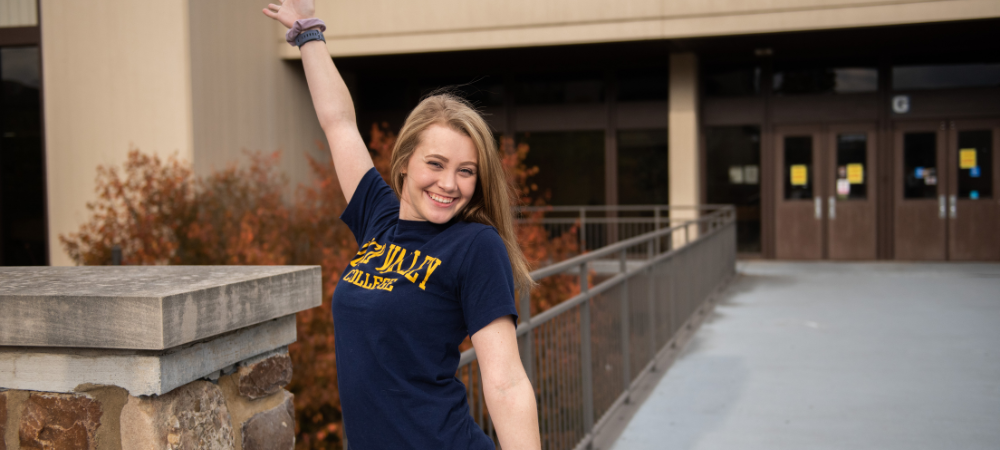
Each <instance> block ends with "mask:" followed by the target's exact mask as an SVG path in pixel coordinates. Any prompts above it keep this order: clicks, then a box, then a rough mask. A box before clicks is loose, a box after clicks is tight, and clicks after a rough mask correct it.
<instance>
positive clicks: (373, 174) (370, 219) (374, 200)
mask: <svg viewBox="0 0 1000 450" xmlns="http://www.w3.org/2000/svg"><path fill="white" fill-rule="evenodd" d="M398 217H399V199H397V198H396V193H395V192H393V191H392V188H390V187H389V185H388V184H385V180H383V179H382V176H381V175H379V173H378V171H377V170H375V168H374V167H372V168H371V169H369V170H368V172H366V173H365V175H364V176H363V177H361V182H359V183H358V187H357V189H355V190H354V196H352V197H351V201H350V202H348V203H347V208H344V212H343V213H342V214H341V215H340V220H343V221H344V223H346V224H347V227H348V228H350V229H351V232H352V233H354V239H356V240H357V241H358V246H359V247H360V246H361V245H362V242H363V241H364V240H365V236H368V235H370V234H371V231H372V230H375V229H380V228H383V227H384V226H388V225H389V224H391V223H392V221H393V220H394V219H397V218H398Z"/></svg>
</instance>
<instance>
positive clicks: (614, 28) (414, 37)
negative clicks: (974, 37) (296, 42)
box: [274, 0, 1000, 59]
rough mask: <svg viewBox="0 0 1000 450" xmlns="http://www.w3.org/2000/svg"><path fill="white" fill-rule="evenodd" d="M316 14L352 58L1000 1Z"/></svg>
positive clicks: (873, 19) (525, 4)
mask: <svg viewBox="0 0 1000 450" xmlns="http://www.w3.org/2000/svg"><path fill="white" fill-rule="evenodd" d="M316 14H317V15H318V16H319V17H321V18H323V19H324V20H326V21H327V24H328V25H329V28H328V29H327V31H326V33H325V35H326V38H327V46H328V48H329V49H330V54H331V55H334V56H351V55H375V54H392V53H417V52H431V51H449V50H470V49H486V48H503V47H522V46H538V45H563V44H582V43H596V42H615V41H631V40H645V39H675V38H688V37H698V36H720V35H736V34H750V33H770V32H782V31H804V30H820V29H832V28H850V27H862V26H879V25H898V24H909V23H921V22H940V21H950V20H966V19H979V18H989V17H1000V1H997V0H625V1H607V0H544V1H538V0H505V1H502V2H501V1H498V2H470V1H467V0H409V1H398V0H368V1H364V2H354V1H344V0H317V5H316ZM274 39H275V42H278V40H279V37H278V35H277V33H276V34H275V38H274ZM280 51H281V54H282V56H283V57H286V58H293V59H294V58H298V57H299V56H298V52H297V51H295V50H294V49H291V48H287V46H286V47H284V48H281V50H280Z"/></svg>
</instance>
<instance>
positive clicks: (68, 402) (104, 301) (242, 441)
mask: <svg viewBox="0 0 1000 450" xmlns="http://www.w3.org/2000/svg"><path fill="white" fill-rule="evenodd" d="M320 303H321V286H320V269H319V267H314V266H310V267H273V266H272V267H79V268H64V267H59V268H0V310H2V311H4V312H5V314H3V315H2V316H0V450H20V449H29V448H32V449H34V448H41V449H64V448H67V449H68V448H73V449H93V450H119V449H120V450H132V449H136V450H138V449H142V450H147V449H164V450H166V449H171V450H177V449H219V450H239V449H248V450H249V449H288V450H291V449H293V448H294V445H295V409H294V404H293V396H292V394H291V393H289V392H288V391H286V390H284V389H283V387H284V386H286V385H287V384H288V383H289V382H290V381H291V378H292V363H291V358H290V357H289V356H288V350H287V345H288V344H290V343H292V342H294V341H295V337H296V333H295V313H296V312H298V311H301V310H304V309H307V308H311V307H314V306H319V304H320Z"/></svg>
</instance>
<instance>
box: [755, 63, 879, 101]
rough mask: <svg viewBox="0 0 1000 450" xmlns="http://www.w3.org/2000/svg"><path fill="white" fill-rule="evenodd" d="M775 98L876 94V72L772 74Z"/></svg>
mask: <svg viewBox="0 0 1000 450" xmlns="http://www.w3.org/2000/svg"><path fill="white" fill-rule="evenodd" d="M772 86H773V87H774V93H775V94H786V95H795V94H828V93H832V94H850V93H856V92H875V91H877V90H878V69H875V68H871V67H838V68H802V69H799V68H790V69H780V70H776V71H775V72H774V79H773V84H772Z"/></svg>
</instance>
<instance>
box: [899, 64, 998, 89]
mask: <svg viewBox="0 0 1000 450" xmlns="http://www.w3.org/2000/svg"><path fill="white" fill-rule="evenodd" d="M998 86H1000V64H952V65H933V66H896V67H893V68H892V88H893V89H896V90H901V89H947V88H962V87H998Z"/></svg>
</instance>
